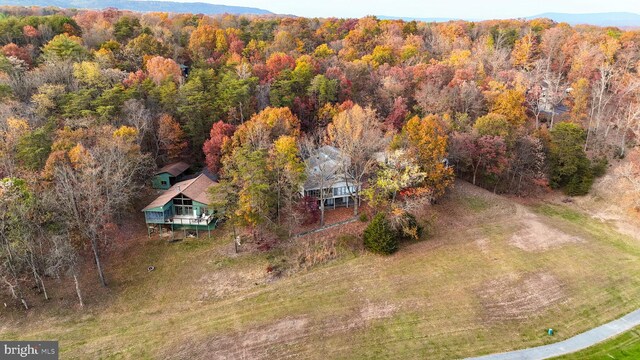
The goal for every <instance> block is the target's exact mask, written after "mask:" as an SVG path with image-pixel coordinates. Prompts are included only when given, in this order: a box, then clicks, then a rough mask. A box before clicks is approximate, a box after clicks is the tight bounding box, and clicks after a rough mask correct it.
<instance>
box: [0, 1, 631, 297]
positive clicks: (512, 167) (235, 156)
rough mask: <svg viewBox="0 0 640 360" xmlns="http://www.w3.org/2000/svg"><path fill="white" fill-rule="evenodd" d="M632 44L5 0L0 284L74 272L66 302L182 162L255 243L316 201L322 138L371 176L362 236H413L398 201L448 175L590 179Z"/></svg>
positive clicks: (19, 291) (517, 28)
mask: <svg viewBox="0 0 640 360" xmlns="http://www.w3.org/2000/svg"><path fill="white" fill-rule="evenodd" d="M639 46H640V32H639V31H623V30H620V29H617V28H599V27H592V26H578V27H571V26H569V25H567V24H563V23H554V22H552V21H550V20H548V19H536V20H531V21H522V20H502V21H484V22H446V23H421V22H404V21H400V20H378V19H376V18H374V17H366V18H362V19H308V18H293V17H276V16H254V17H249V16H233V15H224V16H216V17H210V16H203V15H193V14H167V13H145V14H141V13H132V12H126V11H119V10H115V9H106V10H104V11H77V10H60V9H53V8H18V7H4V8H2V9H1V10H0V47H1V49H0V98H1V103H0V138H1V140H0V179H3V180H2V181H0V245H1V246H0V278H1V279H2V286H4V287H5V288H6V289H7V291H8V292H10V294H11V295H12V296H13V297H14V298H15V299H16V301H17V302H20V303H22V305H24V307H25V308H28V306H29V305H28V301H27V300H26V299H27V296H26V295H25V292H27V291H29V290H28V289H31V288H33V287H35V288H37V289H38V291H39V292H40V293H41V294H42V296H44V297H45V298H46V297H47V292H46V287H47V279H48V278H51V277H56V278H64V279H69V286H74V287H75V289H76V290H77V294H78V298H79V301H80V303H82V297H81V296H82V295H81V286H80V285H79V284H78V280H77V271H78V270H77V268H78V263H79V262H81V261H83V259H85V258H86V259H88V260H87V261H94V262H95V264H96V265H97V268H98V273H99V276H100V281H101V283H102V284H103V285H106V284H107V281H106V278H105V276H104V274H103V271H102V267H101V265H100V259H101V253H102V252H103V251H105V249H106V248H108V244H109V242H110V239H112V238H113V237H114V236H115V235H114V234H115V233H117V232H118V227H119V223H120V219H122V218H123V217H127V216H130V215H128V214H131V213H135V212H137V211H138V210H139V209H136V208H135V207H134V206H133V204H135V203H136V202H135V200H136V199H137V198H138V196H139V195H140V193H141V190H142V189H144V188H145V186H147V183H148V180H149V177H150V175H151V174H152V172H153V171H154V170H155V169H156V168H157V167H158V166H163V165H165V164H168V163H171V162H174V161H178V160H188V161H190V162H191V163H195V164H200V166H202V167H207V168H208V169H209V170H210V171H211V172H213V173H215V174H218V175H219V186H217V187H216V189H215V191H213V192H212V198H214V199H215V202H216V204H217V205H219V207H220V208H221V209H222V210H225V212H224V213H225V214H226V215H225V216H226V217H227V220H228V221H229V222H230V223H233V224H234V225H237V226H238V227H240V228H246V229H250V231H251V233H252V234H253V236H254V237H260V238H270V237H271V238H277V237H278V236H280V237H282V236H286V235H283V234H291V233H292V232H294V230H295V228H296V227H298V226H300V224H302V223H305V222H314V221H317V220H318V218H319V216H321V215H319V214H317V210H318V209H315V206H314V204H315V200H314V199H311V200H310V199H305V198H301V196H300V193H299V192H300V187H301V185H302V184H303V183H304V182H305V180H307V179H308V178H309V177H310V176H319V177H322V174H321V173H320V174H315V173H309V171H307V169H308V168H309V166H308V165H309V161H310V160H309V159H313V157H314V154H316V153H317V152H318V151H319V149H321V148H322V147H323V146H325V145H331V146H333V147H335V148H337V149H339V150H340V151H341V152H342V153H343V154H345V155H346V156H344V158H345V159H348V161H345V162H344V164H341V166H342V167H343V168H344V171H345V174H348V176H349V177H350V179H351V180H353V181H355V182H358V183H363V184H364V183H366V186H364V189H363V190H362V191H361V192H359V193H357V194H352V195H353V197H354V198H356V199H359V198H362V199H365V200H367V201H366V202H367V203H368V206H370V207H371V208H373V209H376V212H377V213H379V214H380V215H377V216H376V217H375V218H374V220H373V222H372V223H371V224H372V225H371V226H370V228H369V229H368V230H367V231H368V232H367V233H365V242H366V241H370V240H371V238H376V239H378V238H379V239H384V240H385V241H387V240H388V239H387V238H386V237H385V236H386V235H385V234H386V233H389V231H391V230H389V228H397V229H398V231H401V232H402V233H403V236H405V237H411V236H414V235H412V234H413V233H414V232H415V230H416V229H415V218H414V217H413V216H412V215H411V212H412V209H413V208H415V207H417V206H428V204H429V203H432V202H434V201H437V198H438V197H439V196H442V195H443V194H444V193H445V192H446V189H447V187H449V186H450V185H451V184H452V183H453V179H454V178H455V177H458V178H462V179H465V180H468V181H470V182H472V183H473V184H475V185H478V186H481V187H484V188H486V189H489V190H491V191H494V192H497V193H510V194H515V195H520V196H529V195H532V194H535V193H537V192H541V191H545V190H546V189H549V188H554V189H562V190H563V191H564V192H565V193H566V194H568V195H583V194H586V193H587V192H588V191H589V189H590V187H591V184H592V183H593V180H594V178H595V177H597V176H599V175H602V174H603V173H604V172H605V171H606V168H607V163H608V162H609V161H610V160H611V159H614V158H621V157H624V156H625V154H626V151H627V149H628V148H629V147H633V146H636V145H637V144H638V139H639V137H640V91H639V87H640V76H639V74H638V71H639V69H640V47H639ZM379 154H384V157H385V159H386V160H385V161H379ZM321 170H322V169H320V172H321ZM357 203H358V202H357V201H356V204H357ZM322 210H323V209H322ZM354 210H355V212H356V214H357V213H358V211H359V210H358V207H357V206H356V207H355V209H354ZM266 234H274V235H266ZM367 234H371V235H367ZM381 234H382V235H381ZM367 238H369V240H367ZM270 241H276V240H270ZM374 242H375V241H374ZM369 246H370V248H372V249H374V250H376V251H379V252H392V251H393V250H394V249H395V245H394V244H391V245H389V244H387V243H384V244H380V243H376V244H370V245H369Z"/></svg>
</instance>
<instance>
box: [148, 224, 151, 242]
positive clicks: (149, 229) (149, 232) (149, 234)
mask: <svg viewBox="0 0 640 360" xmlns="http://www.w3.org/2000/svg"><path fill="white" fill-rule="evenodd" d="M147 236H148V237H149V239H151V228H149V224H147Z"/></svg>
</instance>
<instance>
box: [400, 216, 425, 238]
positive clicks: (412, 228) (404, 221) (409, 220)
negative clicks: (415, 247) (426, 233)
mask: <svg viewBox="0 0 640 360" xmlns="http://www.w3.org/2000/svg"><path fill="white" fill-rule="evenodd" d="M394 225H395V226H394V227H395V231H396V233H397V234H398V237H399V238H400V239H401V240H404V241H409V240H414V241H415V240H420V237H421V236H422V226H420V224H418V220H417V219H416V217H415V216H414V215H413V214H411V213H408V212H406V211H404V212H402V214H400V215H399V216H397V219H396V222H395V224H394Z"/></svg>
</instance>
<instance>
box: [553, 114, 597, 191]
mask: <svg viewBox="0 0 640 360" xmlns="http://www.w3.org/2000/svg"><path fill="white" fill-rule="evenodd" d="M585 137H586V134H585V132H584V130H583V129H582V128H580V126H578V125H576V124H573V123H559V124H557V125H556V126H555V127H554V128H553V130H551V145H550V157H549V160H550V162H551V186H552V187H554V188H561V189H563V190H564V192H565V193H566V194H567V195H572V196H574V195H585V194H587V193H588V192H589V189H591V185H592V184H593V171H592V167H591V162H590V161H589V159H588V158H587V155H586V153H585V152H584V149H583V145H584V141H585Z"/></svg>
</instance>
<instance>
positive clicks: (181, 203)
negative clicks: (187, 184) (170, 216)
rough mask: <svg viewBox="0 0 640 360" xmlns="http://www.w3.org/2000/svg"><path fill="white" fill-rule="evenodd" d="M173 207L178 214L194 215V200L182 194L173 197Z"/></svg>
mask: <svg viewBox="0 0 640 360" xmlns="http://www.w3.org/2000/svg"><path fill="white" fill-rule="evenodd" d="M173 207H174V208H175V211H176V215H193V201H192V200H191V199H189V198H188V197H186V196H184V195H182V194H180V195H178V196H176V197H175V198H173Z"/></svg>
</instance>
